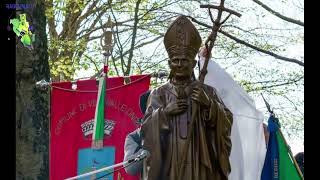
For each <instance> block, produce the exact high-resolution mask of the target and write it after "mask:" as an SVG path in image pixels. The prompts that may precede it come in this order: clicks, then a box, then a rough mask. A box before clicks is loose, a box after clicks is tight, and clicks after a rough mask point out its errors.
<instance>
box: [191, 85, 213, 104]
mask: <svg viewBox="0 0 320 180" xmlns="http://www.w3.org/2000/svg"><path fill="white" fill-rule="evenodd" d="M191 98H192V100H194V101H196V102H198V103H199V104H200V105H201V106H204V107H206V108H208V107H210V99H209V97H208V95H207V93H206V92H205V91H204V90H203V88H202V87H195V88H193V90H192V95H191Z"/></svg>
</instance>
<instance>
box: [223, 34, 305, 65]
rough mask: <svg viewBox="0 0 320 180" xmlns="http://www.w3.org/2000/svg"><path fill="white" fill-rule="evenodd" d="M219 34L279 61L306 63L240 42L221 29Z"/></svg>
mask: <svg viewBox="0 0 320 180" xmlns="http://www.w3.org/2000/svg"><path fill="white" fill-rule="evenodd" d="M219 32H220V33H222V34H223V35H225V36H227V37H229V38H230V39H233V40H234V41H236V42H238V43H240V44H243V45H245V46H247V47H250V48H252V49H254V50H257V51H259V52H262V53H265V54H268V55H270V56H273V57H275V58H277V59H281V60H283V61H287V62H292V63H296V64H298V65H300V66H304V62H301V61H299V60H297V59H293V58H287V57H284V56H280V55H278V54H275V53H273V52H270V51H267V50H264V49H261V48H259V47H256V46H254V45H251V44H249V43H247V42H245V41H243V40H240V39H238V38H236V37H234V36H232V35H230V34H229V33H227V32H225V31H223V30H221V29H220V30H219Z"/></svg>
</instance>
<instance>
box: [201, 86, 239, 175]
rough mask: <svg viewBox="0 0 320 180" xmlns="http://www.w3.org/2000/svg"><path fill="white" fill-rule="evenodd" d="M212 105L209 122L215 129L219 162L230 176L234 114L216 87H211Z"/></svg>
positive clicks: (224, 171) (215, 143) (223, 170)
mask: <svg viewBox="0 0 320 180" xmlns="http://www.w3.org/2000/svg"><path fill="white" fill-rule="evenodd" d="M209 91H210V95H209V98H210V101H211V106H210V110H209V118H208V119H209V122H208V123H207V124H208V125H209V126H210V127H211V128H212V129H214V133H215V136H214V137H215V139H214V140H213V142H214V145H215V148H216V153H217V154H218V159H219V164H220V167H221V170H222V172H223V174H224V175H225V176H226V177H228V175H229V173H230V171H231V166H230V162H229V156H230V154H231V146H232V144H231V138H230V136H231V127H232V123H233V115H232V113H231V111H230V110H229V109H228V108H227V107H226V106H225V105H224V103H223V101H222V100H221V99H220V98H219V97H218V96H217V93H216V91H215V89H214V88H212V87H209Z"/></svg>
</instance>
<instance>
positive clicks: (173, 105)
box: [164, 99, 188, 116]
mask: <svg viewBox="0 0 320 180" xmlns="http://www.w3.org/2000/svg"><path fill="white" fill-rule="evenodd" d="M187 108H188V102H187V100H186V99H177V101H174V102H170V103H169V104H168V105H167V106H166V107H165V108H164V113H165V114H166V115H170V116H172V115H177V114H181V113H183V112H185V111H186V110H187Z"/></svg>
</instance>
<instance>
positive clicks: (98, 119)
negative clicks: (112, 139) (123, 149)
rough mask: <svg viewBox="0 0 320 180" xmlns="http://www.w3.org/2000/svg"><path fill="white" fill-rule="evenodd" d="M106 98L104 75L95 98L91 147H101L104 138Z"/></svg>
mask: <svg viewBox="0 0 320 180" xmlns="http://www.w3.org/2000/svg"><path fill="white" fill-rule="evenodd" d="M105 96H106V79H105V73H103V74H102V76H101V77H100V79H99V90H98V96H97V105H96V111H95V117H94V126H93V135H92V147H94V148H102V147H103V136H104V117H105V115H104V104H105V103H104V101H105Z"/></svg>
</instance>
